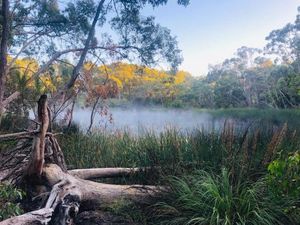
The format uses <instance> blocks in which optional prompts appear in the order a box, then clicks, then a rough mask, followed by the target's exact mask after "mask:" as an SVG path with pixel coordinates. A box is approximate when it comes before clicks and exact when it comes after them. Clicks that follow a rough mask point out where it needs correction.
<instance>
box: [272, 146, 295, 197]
mask: <svg viewBox="0 0 300 225" xmlns="http://www.w3.org/2000/svg"><path fill="white" fill-rule="evenodd" d="M268 181H269V183H270V186H271V187H272V191H273V192H274V193H276V194H277V195H278V196H288V197H292V198H295V199H300V153H299V151H297V152H294V153H293V154H291V155H290V156H288V157H287V158H280V159H276V160H274V161H272V162H271V163H270V164H269V166H268Z"/></svg>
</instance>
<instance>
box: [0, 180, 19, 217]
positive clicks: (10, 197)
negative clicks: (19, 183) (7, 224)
mask: <svg viewBox="0 0 300 225" xmlns="http://www.w3.org/2000/svg"><path fill="white" fill-rule="evenodd" d="M23 197H24V193H23V192H22V191H21V190H19V189H16V188H14V187H11V186H9V185H6V184H1V183H0V221H1V220H5V219H7V218H9V217H11V216H17V215H19V214H21V213H22V212H23V211H22V209H21V207H20V204H19V203H18V201H20V200H22V198H23Z"/></svg>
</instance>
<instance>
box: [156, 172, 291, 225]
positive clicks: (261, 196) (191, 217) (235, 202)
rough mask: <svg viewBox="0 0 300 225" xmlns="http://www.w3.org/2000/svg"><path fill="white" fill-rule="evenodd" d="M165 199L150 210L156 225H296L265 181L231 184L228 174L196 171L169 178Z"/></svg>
mask: <svg viewBox="0 0 300 225" xmlns="http://www.w3.org/2000/svg"><path fill="white" fill-rule="evenodd" d="M170 185H171V191H170V193H169V195H167V198H166V199H165V200H164V201H162V202H159V203H156V204H155V205H154V206H152V207H153V211H154V215H155V217H156V218H157V219H158V221H159V222H158V223H157V224H170V225H171V224H187V225H200V224H203V225H206V224H207V225H208V224H210V225H218V224H220V225H221V224H226V225H234V224H243V225H246V224H253V225H259V224H266V225H275V224H284V223H285V222H287V223H288V224H296V223H295V222H294V221H293V220H290V219H288V216H287V215H286V213H285V212H284V208H283V207H282V206H281V205H277V202H276V201H273V198H272V196H271V195H270V194H269V192H268V189H267V185H266V182H265V181H264V180H258V181H256V182H254V183H249V182H244V183H240V184H239V185H233V184H232V183H231V177H230V173H229V172H228V171H227V170H226V169H223V170H222V172H221V174H220V175H214V174H213V173H208V172H205V171H202V170H200V171H198V172H197V173H196V174H194V175H189V176H185V177H183V178H176V177H175V178H172V179H171V181H170Z"/></svg>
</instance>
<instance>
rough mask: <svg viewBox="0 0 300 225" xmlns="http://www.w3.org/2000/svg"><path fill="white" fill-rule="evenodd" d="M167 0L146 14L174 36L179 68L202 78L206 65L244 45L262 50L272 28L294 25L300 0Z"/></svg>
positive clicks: (217, 60) (229, 54)
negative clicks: (182, 2) (182, 0)
mask: <svg viewBox="0 0 300 225" xmlns="http://www.w3.org/2000/svg"><path fill="white" fill-rule="evenodd" d="M190 1H191V4H190V5H189V6H187V7H186V8H185V7H182V6H178V5H177V4H176V2H177V0H170V1H169V3H168V4H167V5H166V6H163V7H160V8H156V9H154V10H152V9H147V10H146V11H145V12H146V14H149V15H150V14H151V15H154V16H155V17H156V21H157V22H158V23H160V24H161V25H163V26H166V27H168V28H170V29H171V30H172V33H173V34H174V35H176V36H177V40H178V42H179V47H180V49H181V50H182V55H183V57H184V62H183V64H182V65H181V67H180V68H181V69H184V70H187V71H189V72H191V73H192V75H194V76H200V75H204V74H205V73H206V72H207V67H208V64H215V63H219V62H222V61H223V60H224V59H225V58H227V57H230V56H232V55H233V53H234V51H235V50H236V49H237V48H239V47H241V46H243V45H245V46H248V47H263V46H264V45H265V43H266V42H265V37H266V36H267V35H268V34H269V33H270V31H272V30H273V29H277V28H280V27H282V26H284V25H285V24H287V23H288V22H294V20H295V18H296V14H297V7H298V6H300V0H190Z"/></svg>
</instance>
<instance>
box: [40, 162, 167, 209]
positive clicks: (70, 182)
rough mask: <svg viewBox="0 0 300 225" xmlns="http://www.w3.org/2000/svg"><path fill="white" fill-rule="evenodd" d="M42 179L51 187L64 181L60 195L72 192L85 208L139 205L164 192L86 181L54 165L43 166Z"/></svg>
mask: <svg viewBox="0 0 300 225" xmlns="http://www.w3.org/2000/svg"><path fill="white" fill-rule="evenodd" d="M43 177H44V178H45V179H46V180H47V182H48V184H49V185H51V186H54V185H55V184H57V183H59V182H62V181H65V182H66V184H65V185H63V186H62V187H61V189H62V191H61V193H63V192H65V194H66V193H67V192H70V190H72V192H73V193H76V195H77V197H78V198H80V201H81V204H85V203H87V206H88V205H91V204H92V205H96V206H97V205H102V206H103V205H106V204H111V203H114V202H116V201H119V200H124V199H125V200H130V201H136V202H141V203H143V202H149V201H150V200H151V199H152V198H153V197H156V196H158V195H159V194H160V193H161V191H163V190H165V187H160V186H150V185H114V184H104V183H97V182H93V181H87V180H83V179H80V178H77V177H74V176H72V175H70V174H68V173H65V172H63V171H62V170H61V169H60V167H58V166H57V165H55V164H49V165H45V167H44V169H43ZM66 191H67V192H66Z"/></svg>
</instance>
